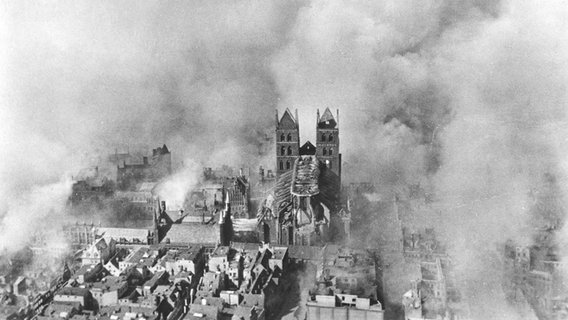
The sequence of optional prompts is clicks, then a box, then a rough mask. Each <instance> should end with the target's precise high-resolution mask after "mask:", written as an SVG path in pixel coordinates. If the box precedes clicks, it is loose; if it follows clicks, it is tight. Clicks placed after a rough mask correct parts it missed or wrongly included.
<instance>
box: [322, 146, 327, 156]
mask: <svg viewBox="0 0 568 320" xmlns="http://www.w3.org/2000/svg"><path fill="white" fill-rule="evenodd" d="M323 155H324V156H326V155H327V148H323Z"/></svg>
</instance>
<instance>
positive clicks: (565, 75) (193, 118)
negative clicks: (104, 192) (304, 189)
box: [0, 0, 568, 319]
mask: <svg viewBox="0 0 568 320" xmlns="http://www.w3.org/2000/svg"><path fill="white" fill-rule="evenodd" d="M0 24H1V25H0V74H2V75H3V76H2V77H0V120H1V123H2V125H1V126H0V152H1V154H0V157H1V159H2V161H0V181H1V182H0V200H2V203H3V204H4V205H3V206H2V209H0V216H4V220H2V224H3V226H4V227H3V228H4V231H7V232H4V234H5V235H4V236H3V238H0V239H3V241H0V242H3V243H19V242H20V241H21V240H22V238H23V237H24V236H23V235H22V234H25V233H26V232H22V231H25V230H29V228H34V226H36V225H37V224H38V223H39V222H40V221H42V219H48V218H50V217H51V216H52V215H53V214H54V212H55V214H57V212H61V211H64V203H65V199H66V197H67V195H68V194H69V192H70V186H71V179H70V176H71V175H73V173H74V172H76V171H77V170H79V169H80V168H82V167H84V166H88V165H92V164H93V162H94V159H97V157H99V156H100V155H101V154H103V155H104V154H107V153H109V152H110V153H112V152H113V151H114V150H115V149H119V150H125V149H135V148H146V150H149V149H151V148H155V147H157V146H161V145H162V144H164V143H165V144H167V145H168V146H169V148H170V150H172V152H173V154H174V161H175V163H176V164H177V165H178V166H179V164H180V163H181V162H182V161H183V163H184V164H191V165H190V166H191V168H190V169H188V170H189V172H190V173H193V172H198V171H199V170H196V169H195V168H196V167H200V166H203V165H205V164H208V165H209V166H216V165H221V164H224V163H229V164H232V165H234V166H239V165H241V164H245V165H247V166H250V167H251V170H256V167H257V166H258V165H261V164H262V165H264V166H265V167H270V166H273V163H274V158H273V154H272V147H271V146H270V145H269V146H268V147H267V145H266V144H267V142H266V140H265V139H264V137H265V136H267V135H268V136H271V135H272V134H273V132H274V131H273V130H274V114H275V110H276V109H278V110H279V111H280V114H282V112H283V111H284V110H285V109H286V108H290V109H291V110H294V109H298V111H299V118H300V125H301V127H300V130H301V136H302V137H301V138H302V140H303V141H305V140H309V139H312V140H313V139H314V135H315V129H314V123H315V110H316V109H318V108H319V109H320V111H322V110H323V109H325V108H326V107H329V108H330V109H332V110H336V109H339V110H340V119H339V127H340V135H341V146H340V149H341V152H342V153H343V161H344V164H343V167H344V174H345V176H344V177H343V180H344V181H364V180H365V181H367V180H371V181H372V182H374V183H375V184H376V185H377V186H378V191H379V192H380V193H382V194H385V195H392V194H396V193H398V192H403V191H401V190H404V188H406V187H407V186H408V185H420V186H421V187H422V188H423V189H424V190H426V192H427V193H430V194H432V195H433V198H435V199H436V203H437V205H438V206H439V207H440V208H442V209H440V211H441V217H442V219H441V222H440V224H439V226H438V228H439V229H440V232H443V233H444V235H445V236H446V237H447V238H448V239H452V240H453V241H452V246H451V247H452V250H453V251H454V254H455V255H456V257H458V258H457V260H458V261H459V262H460V265H461V266H464V267H463V274H464V277H465V278H467V277H471V279H473V280H476V279H479V278H481V277H484V276H485V274H486V273H487V272H489V268H487V267H486V266H484V265H483V264H482V263H472V262H473V261H480V257H481V258H483V257H485V256H487V251H486V250H485V249H484V248H487V247H494V246H495V244H496V243H499V242H502V241H504V240H506V239H508V238H513V239H515V240H517V241H519V242H520V243H530V241H531V232H532V231H531V229H533V228H534V226H535V224H536V223H537V222H535V219H536V218H535V216H538V213H539V210H542V209H541V208H540V207H539V206H536V205H535V203H537V202H538V199H540V198H546V197H547V196H548V195H550V194H553V195H554V198H555V199H557V201H558V202H559V205H558V207H557V208H563V203H564V198H565V193H566V173H567V172H566V171H567V168H568V162H567V160H568V159H567V156H566V151H565V150H568V149H567V146H566V144H567V142H566V141H567V140H566V139H567V137H568V135H567V132H566V128H567V127H568V126H567V125H566V124H567V121H566V120H567V119H566V111H565V110H566V98H567V97H566V92H567V91H566V84H567V83H568V81H567V80H568V59H566V57H567V56H568V25H567V24H568V7H567V6H566V5H565V4H564V3H563V1H560V0H551V1H546V2H544V3H543V2H541V1H536V0H518V1H512V0H509V1H504V0H503V1H489V0H446V1H444V0H397V1H394V0H393V1H390V0H380V1H341V0H331V1H307V0H306V1H276V0H274V1H260V0H257V1H255V0H253V1H238V0H230V1H221V0H218V1H199V0H195V1H169V2H163V1H98V2H93V1H49V2H48V1H0ZM267 150H268V151H267ZM190 175H191V174H190ZM186 176H187V173H186V172H182V173H180V174H178V176H177V178H176V179H178V180H179V179H181V180H185V178H184V177H186ZM179 177H182V178H179ZM535 199H536V200H535ZM555 208H556V207H555ZM555 210H558V211H562V209H555ZM537 220H538V219H537ZM30 221H31V223H30ZM565 233H568V232H565V231H564V230H562V233H561V234H563V235H564V234H565ZM480 235H481V236H480ZM482 260H483V259H482ZM466 266H467V267H466ZM471 279H468V280H471ZM476 290H477V289H476ZM479 290H483V288H481V289H479ZM481 292H483V291H481ZM499 307H500V306H497V307H496V308H499ZM490 312H493V311H490ZM506 317H508V316H503V319H506ZM510 317H511V319H514V316H512V315H511V316H510Z"/></svg>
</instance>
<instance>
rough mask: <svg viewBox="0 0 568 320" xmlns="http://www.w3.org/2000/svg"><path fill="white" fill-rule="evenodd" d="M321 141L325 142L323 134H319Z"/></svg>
mask: <svg viewBox="0 0 568 320" xmlns="http://www.w3.org/2000/svg"><path fill="white" fill-rule="evenodd" d="M321 141H325V133H322V134H321Z"/></svg>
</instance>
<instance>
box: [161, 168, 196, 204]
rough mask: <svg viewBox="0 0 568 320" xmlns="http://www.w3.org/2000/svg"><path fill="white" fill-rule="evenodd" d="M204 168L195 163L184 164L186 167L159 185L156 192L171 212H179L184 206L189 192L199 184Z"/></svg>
mask: <svg viewBox="0 0 568 320" xmlns="http://www.w3.org/2000/svg"><path fill="white" fill-rule="evenodd" d="M201 173H202V167H201V166H198V165H197V163H195V162H191V160H190V162H187V161H185V162H184V167H183V168H182V169H181V170H179V171H178V172H176V173H174V174H173V175H172V176H171V177H168V178H167V179H166V180H165V181H164V182H162V183H160V184H158V186H157V187H156V188H157V190H156V191H155V192H156V193H157V195H158V197H159V198H160V200H161V201H166V204H167V206H168V208H169V210H179V209H180V208H182V207H183V206H184V202H185V200H186V198H187V195H188V191H190V190H192V189H193V188H194V187H196V186H197V184H198V183H199V179H198V178H199V177H201V175H200V174H201Z"/></svg>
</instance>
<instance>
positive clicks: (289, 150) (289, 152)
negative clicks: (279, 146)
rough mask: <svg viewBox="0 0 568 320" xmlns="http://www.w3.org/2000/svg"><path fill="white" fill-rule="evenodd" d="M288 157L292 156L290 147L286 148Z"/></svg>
mask: <svg viewBox="0 0 568 320" xmlns="http://www.w3.org/2000/svg"><path fill="white" fill-rule="evenodd" d="M288 155H289V156H290V155H292V147H288Z"/></svg>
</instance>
